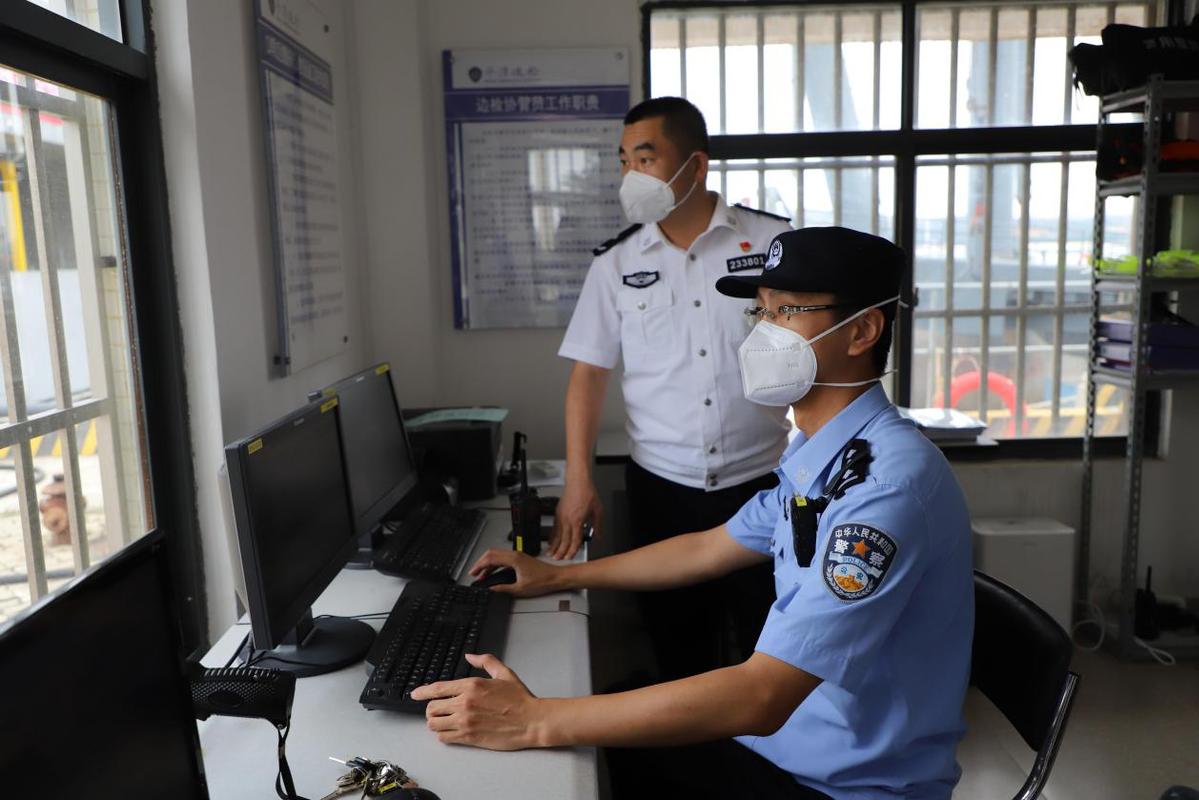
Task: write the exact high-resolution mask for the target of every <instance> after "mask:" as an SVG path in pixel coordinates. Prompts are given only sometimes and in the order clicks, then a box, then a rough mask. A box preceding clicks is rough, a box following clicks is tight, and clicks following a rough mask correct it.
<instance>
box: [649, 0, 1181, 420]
mask: <svg viewBox="0 0 1199 800" xmlns="http://www.w3.org/2000/svg"><path fill="white" fill-rule="evenodd" d="M1164 11H1165V9H1164V7H1163V4H1159V3H1154V2H1148V3H1147V2H1139V3H1137V2H1108V3H1095V2H1087V3H1083V2H1068V1H1067V2H1063V1H1062V0H1058V1H1057V2H1025V3H1020V4H1006V3H1004V4H999V3H994V2H989V3H979V2H964V3H956V4H947V3H920V2H898V3H840V4H836V5H829V4H824V5H821V4H814V3H811V4H807V3H789V4H783V3H776V2H761V3H723V4H721V3H685V2H684V3H679V2H651V3H648V4H646V5H645V6H643V15H644V17H643V34H644V42H645V45H646V53H645V60H644V63H645V65H646V75H645V90H646V93H647V96H662V95H671V94H675V95H681V96H684V97H687V98H688V99H689V100H691V101H692V102H694V103H695V104H696V105H697V106H698V107H699V108H700V109H701V110H702V111H703V112H704V114H705V117H706V119H707V121H708V125H709V129H710V132H711V133H712V134H713V138H712V157H713V164H712V169H711V173H710V178H709V188H711V189H714V190H716V191H720V192H722V193H723V194H724V195H725V196H726V197H727V198H728V199H729V201H730V202H742V203H746V204H748V205H751V206H755V207H759V208H763V209H765V210H768V211H771V212H773V213H778V214H783V215H785V216H788V217H790V218H791V220H792V224H793V225H796V226H811V225H844V226H847V227H853V228H857V229H859V230H865V231H869V232H871V233H876V234H878V235H880V236H884V237H887V238H890V239H892V240H894V241H896V242H897V243H898V244H900V245H901V246H903V247H904V248H905V249H906V250H907V251H908V253H909V255H910V257H911V259H912V270H911V276H910V286H909V294H910V295H911V297H912V298H913V299H914V300H915V304H914V308H912V309H909V310H905V311H904V312H903V313H902V314H901V317H900V321H899V329H898V331H897V336H896V351H895V353H894V354H893V357H892V362H893V366H898V367H899V372H898V374H897V375H896V376H895V377H894V378H893V379H892V381H891V382H890V383H889V384H888V390H889V392H890V393H891V395H892V397H893V398H894V399H895V400H896V401H897V402H898V403H900V404H902V405H909V406H913V407H925V406H940V407H955V408H958V409H959V410H962V411H964V412H966V413H970V414H973V415H976V416H978V417H979V418H980V419H982V420H984V421H985V422H986V423H987V425H988V430H987V435H988V436H990V437H993V438H995V439H997V440H1030V439H1066V438H1075V437H1079V436H1081V434H1082V428H1083V424H1084V422H1085V400H1086V391H1085V385H1086V366H1087V360H1088V355H1089V354H1088V344H1087V327H1088V309H1089V302H1090V279H1089V271H1090V269H1091V262H1092V255H1093V254H1092V253H1091V252H1090V248H1091V224H1092V219H1093V216H1094V190H1095V182H1094V181H1095V178H1094V157H1095V153H1094V151H1095V128H1094V124H1095V122H1096V120H1097V103H1096V101H1095V99H1094V98H1087V97H1085V96H1083V95H1082V94H1081V93H1078V92H1075V91H1074V90H1073V87H1072V86H1071V75H1070V66H1069V63H1068V59H1067V57H1066V53H1067V52H1068V51H1069V49H1070V48H1071V47H1073V46H1074V45H1075V44H1078V43H1080V42H1097V41H1098V40H1099V33H1100V31H1101V30H1102V29H1103V27H1104V26H1105V25H1107V24H1109V23H1111V22H1123V23H1130V24H1136V25H1146V24H1156V23H1157V22H1158V21H1159V20H1161V19H1163V18H1164ZM1134 203H1135V201H1133V200H1127V199H1125V200H1112V201H1108V205H1107V206H1106V209H1107V225H1108V226H1109V230H1111V231H1112V232H1114V233H1116V235H1115V236H1114V237H1111V238H1109V239H1107V240H1106V241H1105V244H1104V248H1105V252H1104V255H1107V256H1116V255H1122V254H1124V253H1127V252H1132V248H1133V245H1134V243H1133V242H1132V241H1131V240H1130V238H1131V236H1132V228H1133V226H1132V225H1131V221H1132V220H1133V219H1134V214H1135V205H1134ZM1123 300H1124V298H1114V299H1113V302H1114V303H1115V305H1113V306H1112V307H1111V308H1109V309H1108V312H1109V313H1110V314H1112V315H1118V314H1120V313H1122V312H1123V311H1124V310H1125V306H1123V305H1120V303H1121V302H1123ZM1124 405H1125V398H1124V395H1123V393H1122V392H1120V391H1118V390H1114V389H1108V390H1106V391H1105V393H1104V395H1103V397H1101V398H1100V399H1099V423H1098V432H1099V433H1101V434H1106V435H1110V436H1121V435H1123V433H1124V432H1125V429H1126V425H1125V418H1124Z"/></svg>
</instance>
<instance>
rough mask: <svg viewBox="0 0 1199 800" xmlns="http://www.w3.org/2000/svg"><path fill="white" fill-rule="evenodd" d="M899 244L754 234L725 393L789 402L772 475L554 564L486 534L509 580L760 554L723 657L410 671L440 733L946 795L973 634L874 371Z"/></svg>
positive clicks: (955, 505) (965, 546)
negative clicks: (790, 421) (764, 572)
mask: <svg viewBox="0 0 1199 800" xmlns="http://www.w3.org/2000/svg"><path fill="white" fill-rule="evenodd" d="M904 262H905V259H904V256H903V253H902V251H901V250H899V248H897V247H895V246H894V245H892V244H891V243H889V242H887V241H885V240H883V239H880V238H878V237H875V236H870V235H868V234H864V233H859V232H856V231H850V230H846V229H843V228H807V229H803V230H799V231H791V232H787V233H783V234H780V235H779V236H777V237H775V239H774V240H773V241H772V243H771V246H770V250H769V253H768V257H767V261H766V268H765V270H764V271H763V272H762V274H761V275H758V276H728V277H724V278H721V279H720V281H719V282H718V284H717V287H718V289H719V290H720V291H721V292H723V293H725V294H727V295H730V296H733V297H739V298H744V299H746V300H752V301H753V306H752V308H750V309H749V311H750V313H751V314H752V315H754V316H756V317H757V319H758V322H757V324H756V325H755V326H754V329H753V331H752V332H751V333H750V336H749V337H748V338H747V339H746V341H745V343H744V344H743V345H742V346H741V349H740V351H739V361H740V366H741V373H742V389H743V392H744V394H745V396H746V397H747V398H748V399H750V400H752V401H754V402H757V403H762V404H764V405H790V406H791V408H792V410H793V412H794V417H795V422H796V425H797V426H798V427H799V429H800V431H801V433H800V435H798V436H797V437H796V438H795V439H794V440H793V441H792V443H791V444H790V446H789V447H788V448H787V450H786V452H785V453H784V454H783V456H782V459H781V462H780V464H779V467H778V469H777V471H776V474H777V475H778V477H779V485H778V486H777V487H776V488H774V489H768V490H765V491H762V492H760V493H759V494H758V495H757V496H755V497H754V498H753V499H751V500H750V501H749V502H748V503H746V505H745V506H743V507H742V508H741V509H740V511H738V512H737V513H736V514H735V515H734V516H733V518H732V519H730V520H729V521H728V522H727V523H725V524H724V525H721V526H719V527H717V528H714V529H711V530H708V531H702V532H697V533H690V534H684V535H682V536H677V537H674V538H671V539H667V540H665V541H662V542H658V543H655V544H652V545H649V546H647V547H643V548H640V549H638V550H634V551H631V552H628V553H622V554H619V555H616V556H612V557H611V558H606V559H600V560H598V561H595V562H591V563H586V564H577V565H569V566H563V567H558V566H554V565H550V564H546V563H542V562H539V561H536V560H534V559H530V558H528V557H525V556H522V555H520V554H516V553H512V552H510V551H498V550H493V551H491V552H489V553H487V554H486V555H484V556H483V557H482V558H481V559H480V561H479V562H478V563H477V564H476V565H475V566H474V567H473V568H472V573H473V574H482V573H484V572H486V571H487V570H490V569H491V568H494V567H496V566H513V567H515V569H516V572H517V580H516V583H514V584H511V585H506V586H499V587H496V588H495V589H493V591H504V592H509V593H512V594H515V595H517V596H530V595H535V594H542V593H545V592H548V591H555V590H562V589H569V588H580V587H597V588H621V589H634V590H647V591H648V590H654V589H664V588H669V587H672V586H678V585H683V584H687V583H692V582H696V581H699V580H704V579H710V578H712V577H714V576H717V575H723V574H727V573H729V572H731V571H734V570H737V569H743V568H746V567H748V566H751V565H753V564H758V563H763V562H770V563H773V565H774V584H775V593H776V599H775V602H774V604H773V605H772V607H771V609H770V612H769V616H768V617H767V620H766V624H765V627H764V628H763V630H762V635H761V637H760V638H759V640H758V642H757V646H756V648H755V651H754V653H753V654H752V655H751V656H750V657H749V658H748V659H746V660H745V661H744V662H743V663H741V664H738V665H735V666H732V667H726V668H723V669H717V670H713V671H711V672H706V673H703V674H701V675H696V676H693V677H689V678H685V679H683V680H677V681H671V682H669V683H663V684H658V685H655V686H649V687H645V688H642V689H637V690H634V691H630V692H621V693H616V694H609V695H600V696H593V697H580V698H566V699H561V698H538V697H536V696H534V695H533V694H532V693H530V692H529V691H528V689H527V688H526V687H525V686H524V684H522V683H521V682H520V680H519V678H518V677H517V676H516V675H515V674H514V673H512V671H511V670H509V669H508V668H507V667H506V666H504V664H502V663H501V662H500V661H499V660H498V659H496V658H494V657H493V656H488V655H481V656H473V655H472V656H470V660H471V662H472V663H474V664H475V665H476V666H479V667H482V668H483V669H485V670H486V671H487V672H488V673H489V674H490V675H491V676H492V680H485V679H468V680H464V681H454V682H447V683H438V684H431V685H430V686H427V687H422V688H421V689H419V690H417V691H416V692H413V697H417V698H422V699H429V700H431V702H430V703H429V706H428V710H427V718H428V725H429V727H430V728H431V729H432V730H433V731H435V732H436V733H437V735H438V737H439V738H440V739H441V740H442V741H446V742H455V743H461V744H470V745H475V746H479V747H487V748H492V749H517V748H524V747H544V746H557V745H578V744H589V745H598V746H604V747H608V748H609V750H608V751H607V752H608V758H609V765H610V768H611V773H612V780H613V789H614V792H613V793H614V796H616V797H622V798H623V797H633V796H638V797H640V796H664V797H667V796H668V797H675V796H678V797H689V798H695V797H713V798H715V797H721V798H727V797H759V796H767V797H795V798H822V797H823V798H828V797H832V798H837V800H842V799H845V800H849V799H851V798H852V799H853V800H857V799H858V798H900V797H903V798H948V797H949V796H950V794H951V792H952V790H953V787H954V785H955V784H956V782H957V779H958V776H959V769H958V767H957V764H956V760H955V750H956V746H957V742H958V740H959V739H960V737H961V735H962V734H963V732H964V727H965V726H964V721H963V717H962V703H963V699H964V696H965V691H966V685H967V682H968V677H969V669H970V647H971V640H972V636H973V620H974V605H973V598H974V592H973V578H972V570H971V561H972V556H971V544H970V542H971V540H970V527H969V520H968V516H967V511H966V505H965V502H964V499H963V497H962V492H961V490H960V488H959V487H958V484H957V481H956V480H955V478H954V476H953V473H952V471H951V470H950V468H949V465H948V463H947V462H946V461H945V459H944V457H943V456H942V455H941V453H940V451H939V450H937V448H936V447H934V446H933V445H932V444H930V443H929V442H928V441H927V440H926V439H925V438H924V437H923V436H922V435H921V434H920V433H919V432H918V431H917V430H916V429H915V428H914V427H913V426H912V425H911V424H910V423H908V422H907V421H905V420H904V419H902V418H901V417H900V415H899V414H898V412H897V411H896V409H895V407H894V406H893V405H891V403H890V402H889V401H888V399H887V397H886V394H885V393H884V392H883V389H882V387H881V386H879V385H878V381H879V378H880V376H881V375H882V373H883V371H884V369H885V366H886V358H887V352H888V350H889V348H890V340H891V333H890V332H891V327H892V323H893V320H894V316H895V309H896V305H897V303H898V296H899V293H900V286H901V274H902V269H903V264H904Z"/></svg>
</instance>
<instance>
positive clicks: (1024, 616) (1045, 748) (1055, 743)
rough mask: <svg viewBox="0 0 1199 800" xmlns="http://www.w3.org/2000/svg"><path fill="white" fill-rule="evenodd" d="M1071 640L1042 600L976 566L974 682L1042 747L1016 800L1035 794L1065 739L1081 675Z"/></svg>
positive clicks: (1029, 798)
mask: <svg viewBox="0 0 1199 800" xmlns="http://www.w3.org/2000/svg"><path fill="white" fill-rule="evenodd" d="M1072 650H1073V646H1072V645H1071V642H1070V637H1069V635H1067V633H1066V632H1065V631H1064V630H1062V627H1061V626H1060V625H1058V624H1057V622H1056V621H1054V619H1053V617H1051V616H1049V614H1047V613H1046V612H1045V611H1043V610H1042V609H1041V608H1040V607H1039V606H1037V605H1036V604H1035V603H1033V602H1032V601H1031V600H1029V599H1028V598H1027V597H1025V596H1024V595H1022V594H1020V593H1019V592H1017V591H1016V590H1015V589H1012V588H1011V587H1010V586H1007V585H1006V584H1003V583H1000V582H999V581H997V580H995V579H994V578H992V577H990V576H989V575H984V574H983V573H981V572H978V571H977V570H975V572H974V648H973V658H972V661H971V666H970V683H971V684H972V685H974V686H977V687H978V688H979V690H980V691H981V692H982V693H983V695H985V696H986V698H987V699H988V700H990V701H991V702H992V703H993V704H994V705H995V707H996V708H997V709H999V711H1000V712H1001V713H1002V714H1003V715H1004V716H1005V717H1007V720H1008V722H1010V723H1011V724H1012V726H1013V727H1014V728H1015V729H1016V732H1017V733H1019V734H1020V736H1021V738H1023V739H1024V741H1025V743H1026V744H1027V745H1028V746H1029V747H1031V748H1032V749H1033V750H1035V751H1036V752H1037V757H1036V760H1035V761H1034V762H1033V765H1032V772H1031V773H1029V776H1028V779H1027V780H1026V781H1025V782H1024V786H1022V787H1021V788H1020V791H1019V792H1017V793H1016V795H1015V798H1014V800H1036V798H1037V797H1039V796H1040V794H1041V790H1042V789H1043V788H1044V786H1045V782H1046V781H1047V780H1048V779H1049V771H1050V770H1051V769H1052V768H1053V761H1054V759H1055V758H1056V757H1057V751H1058V748H1059V747H1060V746H1061V743H1062V734H1063V732H1064V731H1065V728H1066V720H1067V719H1068V718H1069V716H1070V708H1071V706H1072V705H1073V703H1074V694H1075V692H1076V691H1077V690H1078V681H1079V676H1078V675H1077V673H1074V672H1071V671H1070V669H1069V667H1070V655H1071V651H1072Z"/></svg>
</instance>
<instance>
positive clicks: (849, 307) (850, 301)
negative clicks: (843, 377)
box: [836, 295, 899, 375]
mask: <svg viewBox="0 0 1199 800" xmlns="http://www.w3.org/2000/svg"><path fill="white" fill-rule="evenodd" d="M836 302H837V303H845V304H846V308H845V310H844V311H842V313H841V316H840V319H848V318H850V317H852V316H853V315H854V314H856V313H858V312H859V311H861V310H862V309H863V308H866V307H867V306H871V305H874V303H876V302H878V301H877V300H862V299H860V298H856V297H849V296H847V295H837V300H836ZM898 308H899V301H898V300H892V301H891V302H890V303H887V304H886V305H885V306H879V307H878V310H879V311H881V312H883V331H882V333H880V334H879V335H878V341H877V342H875V343H874V349H873V350H871V351H870V360H871V362H872V363H873V365H874V371H875V372H876V373H878V374H879V375H882V374H883V373H884V372H886V371H887V359H888V358H889V357H890V355H891V339H892V336H893V333H894V328H895V312H896V310H897V309H898ZM838 321H840V320H838Z"/></svg>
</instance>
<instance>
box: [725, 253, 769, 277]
mask: <svg viewBox="0 0 1199 800" xmlns="http://www.w3.org/2000/svg"><path fill="white" fill-rule="evenodd" d="M726 263H727V264H728V267H729V272H744V271H745V270H747V269H761V268H762V267H764V266H766V255H765V254H764V253H751V254H750V255H748V256H737V257H736V258H730V259H729V260H728V261H727V262H726Z"/></svg>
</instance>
